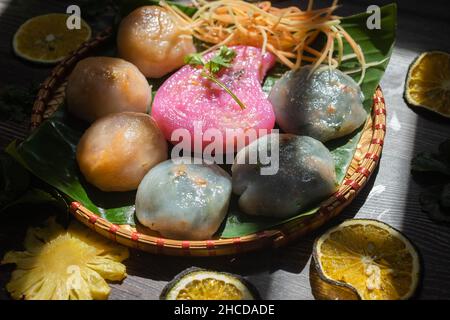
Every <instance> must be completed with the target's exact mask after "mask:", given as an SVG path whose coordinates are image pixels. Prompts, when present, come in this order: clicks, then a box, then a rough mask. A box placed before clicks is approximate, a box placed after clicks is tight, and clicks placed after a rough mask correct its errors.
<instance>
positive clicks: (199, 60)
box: [184, 53, 205, 66]
mask: <svg viewBox="0 0 450 320" xmlns="http://www.w3.org/2000/svg"><path fill="white" fill-rule="evenodd" d="M184 63H186V64H189V65H191V66H204V65H205V61H204V60H203V57H202V55H201V54H200V53H191V54H190V55H187V56H186V57H184Z"/></svg>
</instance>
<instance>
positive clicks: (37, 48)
mask: <svg viewBox="0 0 450 320" xmlns="http://www.w3.org/2000/svg"><path fill="white" fill-rule="evenodd" d="M68 18H69V15H67V14H61V13H51V14H46V15H42V16H37V17H34V18H31V19H29V20H27V21H26V22H25V23H23V24H22V25H21V26H20V27H19V29H18V30H17V31H16V34H15V35H14V38H13V49H14V52H15V53H16V54H17V55H18V56H19V57H22V58H24V59H26V60H29V61H33V62H41V63H56V62H58V61H61V60H62V59H64V58H65V57H66V56H67V55H68V54H69V53H70V52H72V51H74V50H75V49H77V48H78V47H79V46H80V45H81V44H82V43H83V42H85V41H86V40H88V39H89V38H90V37H91V28H90V27H89V25H88V24H87V23H86V22H85V21H84V20H82V19H81V18H80V19H81V21H80V28H79V29H69V28H68V27H67V24H66V22H67V19H68Z"/></svg>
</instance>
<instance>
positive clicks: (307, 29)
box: [161, 0, 367, 83]
mask: <svg viewBox="0 0 450 320" xmlns="http://www.w3.org/2000/svg"><path fill="white" fill-rule="evenodd" d="M337 2H338V1H337V0H333V2H332V4H331V6H329V7H327V8H321V9H313V7H314V0H309V1H308V5H307V8H306V10H302V9H300V8H299V7H295V6H292V7H287V8H276V7H273V6H272V4H271V2H270V1H263V2H259V3H249V2H245V1H242V0H217V1H207V0H195V1H193V3H194V5H195V6H196V7H197V11H196V13H195V14H194V15H193V16H192V17H188V16H187V15H185V14H184V13H182V12H181V11H180V10H178V9H177V8H175V7H170V6H169V5H167V4H166V3H164V2H162V3H161V5H162V6H165V7H170V9H169V8H168V9H169V10H170V11H171V12H172V13H174V14H176V15H178V18H179V19H180V20H182V21H184V22H187V23H188V24H189V28H190V30H191V32H192V35H193V36H194V37H195V38H197V39H199V40H200V41H203V42H206V43H210V44H212V47H210V48H209V49H207V51H211V50H214V49H216V48H218V47H220V46H221V45H225V44H226V45H250V46H256V47H260V48H262V50H263V51H264V52H265V51H266V50H267V51H269V52H271V53H272V54H274V55H275V56H276V57H277V59H278V61H279V62H280V63H282V64H284V65H286V66H287V67H289V68H290V69H294V70H295V69H298V68H299V67H301V66H302V65H303V64H305V63H310V64H312V65H313V68H312V72H313V71H314V70H316V69H317V68H318V67H320V66H321V65H322V64H323V63H326V62H328V63H327V64H328V66H329V67H331V68H337V67H338V66H339V64H340V63H341V62H342V61H343V60H344V52H343V51H344V50H343V48H344V43H343V40H345V41H346V42H347V43H348V44H349V45H350V47H351V48H352V50H353V52H354V56H353V58H356V59H357V60H358V62H359V64H360V65H361V68H360V70H361V77H360V81H359V82H360V83H361V82H362V80H363V79H364V75H365V72H366V68H367V64H366V62H365V58H364V54H363V52H362V50H361V48H360V47H359V45H358V44H357V43H356V42H355V41H354V40H353V38H352V37H351V36H350V35H349V34H348V33H347V32H346V31H345V30H344V28H343V27H342V26H341V24H340V23H341V21H340V18H339V17H337V16H335V15H334V14H333V12H334V10H335V9H336V8H337V7H338V3H337ZM320 34H323V35H325V38H326V43H325V45H324V46H323V47H322V48H321V49H320V50H319V49H315V48H312V47H311V45H312V43H313V42H314V41H315V40H316V39H317V38H318V37H319V35H320ZM335 48H336V50H335ZM335 51H336V52H335ZM347 56H348V55H347Z"/></svg>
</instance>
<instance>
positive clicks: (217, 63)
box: [205, 46, 236, 74]
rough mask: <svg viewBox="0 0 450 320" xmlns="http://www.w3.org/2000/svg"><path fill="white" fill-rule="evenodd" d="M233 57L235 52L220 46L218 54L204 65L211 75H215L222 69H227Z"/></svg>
mask: <svg viewBox="0 0 450 320" xmlns="http://www.w3.org/2000/svg"><path fill="white" fill-rule="evenodd" d="M234 57H236V51H234V50H233V49H230V48H228V47H227V46H221V47H220V50H219V53H218V54H217V55H216V56H214V57H213V58H212V59H211V60H209V61H208V63H206V65H205V68H206V69H208V70H209V72H211V73H212V74H216V73H218V72H219V71H220V70H221V69H222V68H229V67H230V66H231V62H232V61H233V59H234Z"/></svg>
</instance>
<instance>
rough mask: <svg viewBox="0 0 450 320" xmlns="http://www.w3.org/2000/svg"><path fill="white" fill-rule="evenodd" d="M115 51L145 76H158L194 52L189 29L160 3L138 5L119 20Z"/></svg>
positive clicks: (182, 62)
mask: <svg viewBox="0 0 450 320" xmlns="http://www.w3.org/2000/svg"><path fill="white" fill-rule="evenodd" d="M117 47H118V49H119V55H120V56H121V57H122V58H124V59H125V60H128V61H130V62H132V63H133V64H135V65H136V66H137V67H138V68H139V70H141V72H142V73H143V74H144V75H145V76H146V77H149V78H160V77H162V76H164V75H165V74H167V73H169V72H171V71H173V70H175V69H177V68H179V67H181V66H182V65H184V57H185V56H187V55H188V54H190V53H193V52H195V51H196V50H195V46H194V42H193V40H192V36H191V34H190V31H189V30H188V29H187V28H186V27H183V25H182V23H181V21H179V20H177V18H176V17H174V16H173V14H172V13H170V12H168V11H167V10H166V9H165V8H163V7H160V6H144V7H140V8H138V9H136V10H134V11H133V12H131V13H130V14H129V15H128V16H126V17H125V18H124V19H123V20H122V22H121V23H120V26H119V30H118V33H117Z"/></svg>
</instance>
